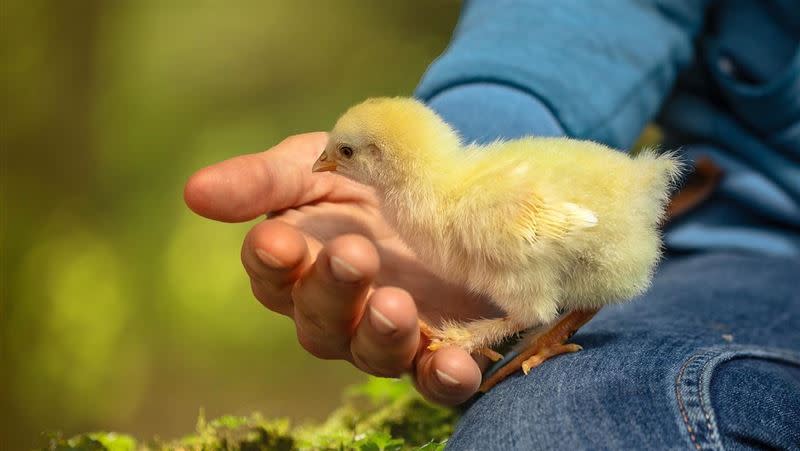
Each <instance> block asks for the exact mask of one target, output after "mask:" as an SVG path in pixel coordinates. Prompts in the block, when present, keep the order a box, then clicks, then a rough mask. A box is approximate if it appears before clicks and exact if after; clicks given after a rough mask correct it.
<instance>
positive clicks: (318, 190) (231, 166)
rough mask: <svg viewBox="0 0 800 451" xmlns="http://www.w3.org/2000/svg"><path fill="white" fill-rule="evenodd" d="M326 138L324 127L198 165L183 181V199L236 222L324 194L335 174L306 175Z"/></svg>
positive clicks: (206, 212) (203, 211)
mask: <svg viewBox="0 0 800 451" xmlns="http://www.w3.org/2000/svg"><path fill="white" fill-rule="evenodd" d="M327 142H328V134H327V133H324V132H316V133H306V134H302V135H295V136H292V137H289V138H287V139H285V140H283V141H282V142H281V143H280V144H278V145H276V146H275V147H273V148H272V149H269V150H266V151H264V152H260V153H255V154H250V155H242V156H239V157H234V158H231V159H229V160H225V161H223V162H220V163H217V164H213V165H211V166H208V167H206V168H203V169H201V170H199V171H197V172H196V173H194V175H192V176H191V177H190V178H189V181H188V182H187V183H186V187H185V188H184V199H185V201H186V204H187V205H188V206H189V208H191V209H192V210H193V211H194V212H195V213H197V214H199V215H202V216H205V217H207V218H210V219H215V220H217V221H224V222H241V221H249V220H250V219H253V218H255V217H257V216H260V215H263V214H265V213H268V212H270V211H277V210H283V209H285V208H290V207H295V206H299V205H303V204H306V203H309V202H313V201H315V200H317V199H320V198H322V197H325V196H326V195H328V194H329V193H330V192H331V190H332V189H333V185H334V183H335V177H336V176H334V175H331V174H313V175H312V173H311V166H312V165H313V162H314V160H316V158H317V157H318V156H319V154H320V153H321V152H322V150H323V149H324V148H325V144H326V143H327Z"/></svg>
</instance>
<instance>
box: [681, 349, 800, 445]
mask: <svg viewBox="0 0 800 451" xmlns="http://www.w3.org/2000/svg"><path fill="white" fill-rule="evenodd" d="M739 358H759V359H766V360H774V361H779V362H782V363H788V364H794V365H800V356H797V355H795V354H794V353H793V352H791V351H788V350H782V349H775V348H763V347H756V346H726V347H719V346H716V347H711V348H701V349H699V350H698V352H696V353H695V354H694V355H692V356H691V357H689V358H688V359H687V360H686V361H685V362H684V364H683V365H682V366H681V369H680V371H679V372H678V375H677V376H676V378H675V397H676V400H677V402H678V409H679V411H680V414H681V419H682V420H683V423H684V425H685V426H686V430H687V432H688V433H689V439H690V440H691V442H692V444H693V445H694V447H695V449H697V450H701V449H703V448H711V449H723V446H722V441H721V437H720V433H719V428H718V427H717V424H716V419H715V415H714V411H713V406H711V405H710V393H709V392H708V388H710V384H711V376H712V375H713V372H714V367H716V366H717V365H720V364H722V363H724V362H727V361H730V360H735V359H739ZM709 369H710V370H709ZM690 372H691V373H692V374H688V373H690ZM686 378H689V380H685V379H686ZM684 392H685V393H684ZM685 395H688V396H689V398H688V399H691V400H692V401H696V402H697V403H698V405H699V410H700V412H699V413H701V414H702V415H703V418H702V419H701V418H698V419H696V420H695V419H693V418H691V417H690V415H689V407H687V398H685V397H684V396H685ZM695 398H696V399H695ZM706 398H708V399H706ZM702 420H705V422H704V424H703V426H704V427H705V428H706V429H707V431H706V432H705V433H704V434H703V435H702V436H701V432H703V431H701V430H700V428H698V427H697V426H698V425H699V424H700V422H701V421H702Z"/></svg>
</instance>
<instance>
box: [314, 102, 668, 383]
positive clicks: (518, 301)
mask: <svg viewBox="0 0 800 451" xmlns="http://www.w3.org/2000/svg"><path fill="white" fill-rule="evenodd" d="M313 170H314V171H317V172H318V171H331V170H335V171H336V172H337V173H339V174H341V175H343V176H345V177H347V178H349V179H351V180H354V181H356V182H359V183H362V184H366V185H369V186H371V187H373V188H374V189H375V192H376V194H377V196H378V198H379V199H380V201H381V208H382V213H383V215H384V216H385V217H386V219H387V220H388V221H389V223H390V224H392V225H393V226H394V227H395V229H396V230H397V232H398V233H399V234H400V236H401V237H402V238H403V240H404V241H405V242H406V243H407V244H408V246H409V247H410V248H411V249H412V250H413V251H414V252H415V253H416V254H417V255H418V257H419V258H420V261H422V262H424V263H425V264H427V265H428V266H429V269H430V270H431V271H433V272H434V273H436V274H437V275H438V276H440V277H441V278H442V279H444V280H447V281H449V282H452V283H456V284H460V285H462V286H465V287H468V288H469V289H470V290H473V291H474V292H477V293H480V294H482V295H485V296H486V297H487V298H488V299H490V300H491V301H492V302H494V303H495V304H496V305H497V306H498V307H500V308H501V309H502V310H503V311H504V312H505V316H504V317H502V318H483V319H475V320H474V321H469V322H464V323H456V322H448V323H446V324H444V325H441V326H439V327H436V328H433V327H428V328H426V329H425V332H426V333H427V334H429V335H430V338H431V340H432V342H431V346H430V348H431V349H437V348H439V347H442V346H446V345H454V346H459V347H461V348H463V349H465V350H467V351H468V352H475V351H479V352H483V353H484V354H486V355H488V356H490V357H492V358H495V359H496V358H498V357H499V354H497V353H495V352H494V351H491V350H489V349H488V348H490V347H491V346H493V345H496V344H498V343H499V342H500V341H502V340H503V339H505V338H506V337H508V336H510V335H513V334H515V333H518V332H520V331H523V330H526V329H529V328H531V327H534V326H542V325H552V324H556V322H557V321H556V320H557V319H558V317H559V314H560V313H563V312H585V313H584V314H582V315H578V316H579V317H578V318H574V319H573V320H572V322H571V323H570V324H569V325H567V326H564V325H563V324H562V325H561V326H560V327H561V328H562V329H564V330H563V331H562V332H563V333H560V335H559V336H558V337H556V339H554V340H555V341H553V342H552V343H549V344H548V346H547V347H548V348H549V349H547V350H544V351H543V350H542V349H539V350H538V351H536V353H537V354H538V356H533V357H531V356H530V355H528V356H526V361H527V367H526V365H525V364H523V369H525V372H526V373H527V370H528V369H529V368H531V367H533V366H536V364H538V363H540V360H544V359H546V358H548V357H550V356H552V355H556V354H559V353H563V352H574V351H576V350H579V349H580V347H578V346H577V345H567V344H564V342H565V341H566V340H567V339H568V338H569V335H570V334H571V333H573V332H574V330H576V329H577V328H578V327H580V325H581V324H583V323H585V322H586V321H588V319H589V318H591V315H593V314H594V313H595V312H596V310H597V309H599V308H600V307H602V306H604V305H606V304H610V303H618V302H623V301H626V300H628V299H631V298H632V297H634V296H636V295H638V294H640V293H642V292H644V291H645V290H646V289H647V288H648V286H649V284H650V281H651V278H652V275H653V270H654V267H655V265H656V262H657V261H658V259H659V256H660V249H661V238H660V234H659V231H658V224H659V221H660V220H661V219H662V217H663V216H664V209H665V206H666V203H667V201H668V198H669V189H670V187H671V185H672V183H673V181H674V180H675V179H676V178H677V176H678V175H679V172H680V164H679V162H678V161H677V160H676V158H675V157H674V156H673V155H672V154H664V155H656V154H655V153H653V152H652V151H644V152H641V153H639V154H638V155H637V156H636V157H634V158H632V157H630V156H628V155H627V154H625V153H622V152H618V151H616V150H613V149H611V148H609V147H606V146H603V145H601V144H598V143H594V142H589V141H580V140H574V139H567V138H536V137H528V138H523V139H518V140H514V141H498V142H495V143H492V144H489V145H487V146H478V145H472V144H470V145H464V144H462V142H461V140H460V138H459V136H458V135H457V134H456V132H455V131H454V130H453V129H452V128H451V127H450V126H449V125H448V124H447V123H445V122H444V121H443V120H442V119H441V118H440V117H439V116H438V115H437V114H436V113H435V112H433V111H432V110H430V109H429V108H428V107H427V106H425V105H424V104H422V103H421V102H418V101H416V100H414V99H409V98H375V99H369V100H367V101H365V102H363V103H361V104H359V105H356V106H354V107H352V108H350V109H349V110H348V111H347V112H346V113H345V114H344V115H343V116H342V117H341V118H340V119H339V120H338V122H337V123H336V125H335V127H334V128H333V131H332V132H331V133H330V140H329V142H328V145H327V147H326V148H325V150H324V152H323V153H322V155H320V157H319V159H318V160H317V162H316V163H315V164H314V167H313ZM587 316H588V317H587ZM562 323H563V321H562ZM540 348H541V346H540Z"/></svg>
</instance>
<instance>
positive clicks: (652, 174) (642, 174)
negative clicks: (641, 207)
mask: <svg viewBox="0 0 800 451" xmlns="http://www.w3.org/2000/svg"><path fill="white" fill-rule="evenodd" d="M635 161H636V162H637V163H639V165H640V168H641V169H640V170H639V171H638V174H639V180H638V181H637V183H638V188H639V189H641V190H642V191H643V193H644V194H645V198H646V201H647V202H649V203H651V205H652V203H655V204H656V207H657V208H656V210H657V211H658V213H659V215H658V217H657V218H655V219H656V220H658V221H660V220H661V219H663V214H664V210H665V209H666V206H667V203H668V202H669V199H670V195H671V194H672V192H673V190H674V189H675V188H676V186H677V184H678V181H679V180H680V178H681V176H682V175H683V173H684V170H685V167H686V165H685V164H684V163H683V162H682V161H681V159H680V158H679V157H678V153H677V152H676V151H669V152H662V153H659V152H657V151H656V149H652V148H648V149H643V150H642V151H640V152H639V153H638V154H637V155H636V157H635Z"/></svg>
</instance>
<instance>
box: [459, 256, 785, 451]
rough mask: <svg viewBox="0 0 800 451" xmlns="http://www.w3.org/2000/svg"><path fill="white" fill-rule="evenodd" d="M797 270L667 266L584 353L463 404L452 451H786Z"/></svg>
mask: <svg viewBox="0 0 800 451" xmlns="http://www.w3.org/2000/svg"><path fill="white" fill-rule="evenodd" d="M798 274H800V259H798V258H796V257H789V258H784V257H773V256H764V255H754V254H736V253H708V254H701V255H690V256H681V257H672V258H669V259H667V260H666V261H665V262H664V263H663V264H662V265H661V267H660V268H659V270H658V273H657V275H656V278H655V281H654V284H653V287H652V289H651V290H650V291H649V292H648V293H647V294H645V295H643V296H642V297H640V298H637V299H635V300H634V301H632V302H630V303H627V304H623V305H618V306H611V307H606V308H604V309H603V310H601V312H600V313H599V314H598V316H597V317H596V318H595V319H593V320H592V321H591V322H589V323H588V324H587V325H586V326H584V328H583V329H581V330H580V331H579V332H578V333H577V334H576V335H575V336H574V337H573V339H572V340H571V341H572V342H575V343H578V344H580V345H582V346H583V347H584V349H583V351H581V352H579V353H576V354H567V355H563V356H559V357H556V358H554V359H551V360H548V361H546V362H545V363H544V364H542V365H541V366H540V367H537V368H535V369H534V370H533V371H531V373H530V374H528V375H527V376H525V375H522V374H521V373H517V374H515V375H513V376H511V377H509V378H508V379H507V380H505V381H504V382H502V383H501V384H499V385H498V386H496V387H495V388H494V389H492V390H491V391H489V393H487V394H485V395H483V396H482V397H480V398H479V399H477V400H476V401H475V402H474V404H473V405H472V406H470V407H469V408H468V409H467V410H466V412H465V414H464V417H463V419H462V420H461V422H460V424H459V425H458V428H457V429H456V431H455V434H454V435H453V437H452V438H451V439H450V442H449V443H448V449H452V450H539V449H541V450H560V449H564V450H584V449H597V450H604V449H609V450H628V449H630V450H649V449H696V450H706V449H708V450H722V449H728V450H737V449H800V421H798V418H800V416H799V415H798V414H800V351H798V350H800V315H798V305H800V290H798V288H797V282H796V279H797V277H798Z"/></svg>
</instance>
